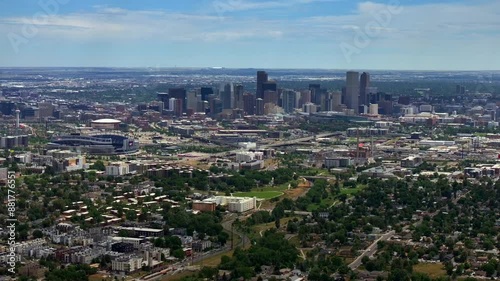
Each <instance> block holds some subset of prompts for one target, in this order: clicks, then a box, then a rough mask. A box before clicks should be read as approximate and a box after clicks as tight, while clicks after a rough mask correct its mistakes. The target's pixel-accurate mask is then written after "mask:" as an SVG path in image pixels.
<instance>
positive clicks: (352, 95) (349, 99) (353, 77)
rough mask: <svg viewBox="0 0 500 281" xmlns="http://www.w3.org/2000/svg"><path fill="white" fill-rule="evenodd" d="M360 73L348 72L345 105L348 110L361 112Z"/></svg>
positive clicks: (356, 112)
mask: <svg viewBox="0 0 500 281" xmlns="http://www.w3.org/2000/svg"><path fill="white" fill-rule="evenodd" d="M359 86H360V83H359V72H356V71H348V72H347V74H346V88H345V104H346V106H347V108H349V109H352V110H354V113H355V114H358V112H359Z"/></svg>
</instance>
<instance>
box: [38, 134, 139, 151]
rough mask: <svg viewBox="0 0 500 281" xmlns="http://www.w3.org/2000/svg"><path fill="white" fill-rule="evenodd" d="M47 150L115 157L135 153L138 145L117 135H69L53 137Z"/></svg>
mask: <svg viewBox="0 0 500 281" xmlns="http://www.w3.org/2000/svg"><path fill="white" fill-rule="evenodd" d="M47 148H48V149H70V150H79V151H81V152H86V153H89V154H99V155H116V154H128V153H133V152H136V151H137V150H138V149H139V145H138V142H137V141H136V140H134V139H132V138H129V137H127V136H122V135H119V134H97V135H81V134H70V135H62V136H55V137H53V138H52V140H51V141H50V143H48V144H47Z"/></svg>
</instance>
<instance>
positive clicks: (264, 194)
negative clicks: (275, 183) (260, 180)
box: [233, 191, 283, 199]
mask: <svg viewBox="0 0 500 281" xmlns="http://www.w3.org/2000/svg"><path fill="white" fill-rule="evenodd" d="M233 195H234V196H238V197H257V198H259V199H271V198H274V197H280V196H281V195H283V192H280V191H251V192H237V193H234V194H233Z"/></svg>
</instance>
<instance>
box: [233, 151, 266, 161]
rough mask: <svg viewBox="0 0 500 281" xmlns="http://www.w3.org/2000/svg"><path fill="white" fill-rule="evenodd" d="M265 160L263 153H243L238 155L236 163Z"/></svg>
mask: <svg viewBox="0 0 500 281" xmlns="http://www.w3.org/2000/svg"><path fill="white" fill-rule="evenodd" d="M263 158H264V153H262V152H248V151H241V152H237V153H236V162H239V163H241V162H251V161H254V160H262V159H263Z"/></svg>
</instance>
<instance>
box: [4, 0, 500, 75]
mask: <svg viewBox="0 0 500 281" xmlns="http://www.w3.org/2000/svg"><path fill="white" fill-rule="evenodd" d="M0 66H116V67H173V66H178V67H211V66H221V67H230V68H241V67H249V68H325V69H398V70H407V69H408V70H498V69H500V1H499V0H383V1H378V0H373V1H356V0H182V1H180V0H162V1H158V0H141V1H137V0H85V1H82V0H24V1H13V0H0Z"/></svg>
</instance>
